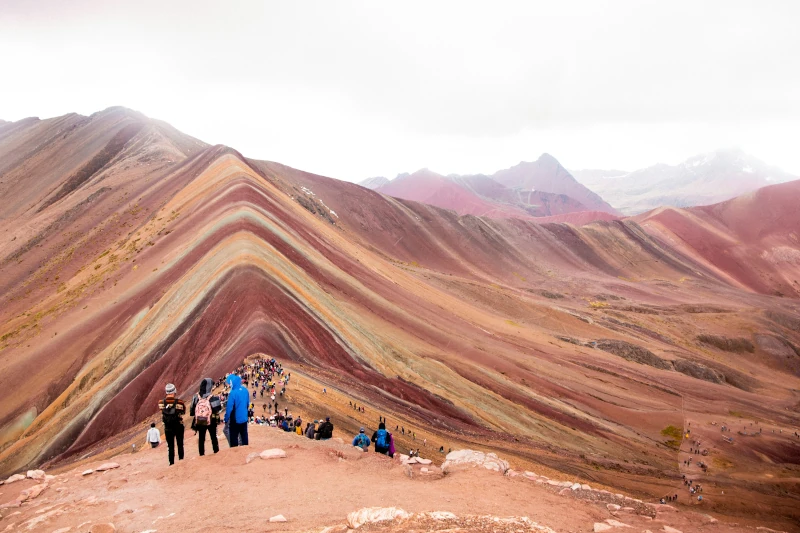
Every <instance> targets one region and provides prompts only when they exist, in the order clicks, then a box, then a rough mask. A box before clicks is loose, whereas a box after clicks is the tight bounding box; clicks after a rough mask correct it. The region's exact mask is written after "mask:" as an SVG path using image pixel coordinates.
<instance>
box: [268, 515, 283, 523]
mask: <svg viewBox="0 0 800 533" xmlns="http://www.w3.org/2000/svg"><path fill="white" fill-rule="evenodd" d="M269 521H270V522H286V517H285V516H283V515H282V514H278V515H275V516H273V517H272V518H270V519H269Z"/></svg>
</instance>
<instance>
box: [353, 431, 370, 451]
mask: <svg viewBox="0 0 800 533" xmlns="http://www.w3.org/2000/svg"><path fill="white" fill-rule="evenodd" d="M353 446H357V447H359V448H361V449H362V450H364V451H367V448H369V437H367V436H366V435H365V434H364V428H361V430H360V431H359V433H358V435H356V436H355V438H354V439H353Z"/></svg>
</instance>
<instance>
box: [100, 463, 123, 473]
mask: <svg viewBox="0 0 800 533" xmlns="http://www.w3.org/2000/svg"><path fill="white" fill-rule="evenodd" d="M114 468H119V463H103V464H101V465H100V466H98V467H97V468H96V469H95V470H97V471H98V472H104V471H106V470H113V469H114Z"/></svg>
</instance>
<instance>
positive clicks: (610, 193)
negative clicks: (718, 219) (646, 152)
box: [572, 150, 798, 215]
mask: <svg viewBox="0 0 800 533" xmlns="http://www.w3.org/2000/svg"><path fill="white" fill-rule="evenodd" d="M572 174H573V175H574V176H575V178H576V179H577V180H578V181H579V182H581V183H582V184H584V185H586V186H587V187H589V188H590V189H592V190H593V191H595V192H596V193H598V194H599V195H600V196H602V197H603V198H604V199H606V200H607V201H608V202H610V203H611V205H613V206H614V207H616V208H617V209H619V210H620V211H622V212H623V213H624V214H626V215H635V214H638V213H643V212H645V211H649V210H651V209H655V208H657V207H661V206H672V207H691V206H697V205H709V204H714V203H718V202H722V201H725V200H728V199H730V198H733V197H735V196H739V195H741V194H744V193H747V192H750V191H754V190H756V189H759V188H761V187H764V186H767V185H774V184H776V183H785V182H787V181H792V180H796V179H798V177H797V176H793V175H791V174H788V173H786V172H784V171H782V170H780V169H778V168H775V167H772V166H769V165H767V164H766V163H764V162H763V161H761V160H759V159H757V158H755V157H753V156H750V155H748V154H745V153H744V152H742V151H741V150H718V151H716V152H711V153H708V154H703V155H697V156H694V157H691V158H689V159H687V160H686V161H684V162H683V163H680V164H678V165H674V166H671V165H664V164H658V165H653V166H651V167H647V168H643V169H640V170H636V171H633V172H625V171H619V170H577V171H574V172H572Z"/></svg>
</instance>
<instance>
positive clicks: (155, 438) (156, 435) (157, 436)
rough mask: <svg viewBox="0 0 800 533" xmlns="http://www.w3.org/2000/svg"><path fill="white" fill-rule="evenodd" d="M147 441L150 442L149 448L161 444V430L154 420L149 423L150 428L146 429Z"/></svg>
mask: <svg viewBox="0 0 800 533" xmlns="http://www.w3.org/2000/svg"><path fill="white" fill-rule="evenodd" d="M147 442H149V443H150V447H151V448H156V447H158V445H159V444H161V432H160V431H159V430H158V428H157V427H156V423H155V422H153V423H152V424H150V429H148V430H147Z"/></svg>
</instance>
